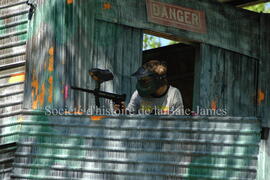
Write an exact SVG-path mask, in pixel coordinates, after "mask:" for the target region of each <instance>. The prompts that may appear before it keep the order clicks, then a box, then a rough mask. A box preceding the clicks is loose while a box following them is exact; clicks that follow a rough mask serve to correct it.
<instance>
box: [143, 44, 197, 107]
mask: <svg viewBox="0 0 270 180" xmlns="http://www.w3.org/2000/svg"><path fill="white" fill-rule="evenodd" d="M195 53H196V49H195V47H194V46H191V45H186V44H180V43H179V44H174V45H169V46H165V47H160V48H155V49H150V50H145V51H143V63H145V62H147V61H150V60H159V61H166V63H167V66H168V79H169V82H170V84H171V85H172V86H174V87H176V88H178V89H179V90H180V92H181V94H182V98H183V102H184V106H185V108H189V109H192V100H193V85H194V62H195Z"/></svg>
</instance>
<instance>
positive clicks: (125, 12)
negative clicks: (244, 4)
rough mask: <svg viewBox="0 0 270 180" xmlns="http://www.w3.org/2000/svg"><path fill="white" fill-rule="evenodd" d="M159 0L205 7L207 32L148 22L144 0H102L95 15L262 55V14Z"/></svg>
mask: <svg viewBox="0 0 270 180" xmlns="http://www.w3.org/2000/svg"><path fill="white" fill-rule="evenodd" d="M158 1H159V2H166V3H171V4H174V5H179V6H183V7H187V8H192V9H196V10H200V11H204V12H205V13H206V21H207V22H206V23H207V29H208V33H207V34H199V33H194V32H189V31H185V30H180V29H177V28H173V27H167V26H162V25H158V24H154V23H150V22H148V21H147V14H146V3H145V1H144V0H142V1H134V0H125V1H123V0H114V1H113V0H110V1H107V0H106V1H105V0H99V1H98V2H97V8H96V11H97V12H96V15H95V16H96V18H97V19H100V20H104V21H108V22H112V23H118V24H123V25H127V26H132V27H135V28H139V29H146V30H150V31H156V32H160V33H165V34H169V35H173V36H177V37H181V38H184V39H189V40H191V41H199V42H204V43H207V44H210V45H213V46H216V47H220V48H224V49H227V50H231V51H234V52H237V53H240V54H244V55H246V56H250V57H254V58H258V57H259V53H258V47H259V38H258V37H259V28H258V27H259V14H257V13H253V12H250V11H246V10H243V9H237V8H235V7H232V6H229V5H222V4H220V3H216V2H213V1H210V0H209V1H196V0H182V1H178V0H158ZM105 3H109V4H110V8H109V9H104V8H103V5H104V4H105Z"/></svg>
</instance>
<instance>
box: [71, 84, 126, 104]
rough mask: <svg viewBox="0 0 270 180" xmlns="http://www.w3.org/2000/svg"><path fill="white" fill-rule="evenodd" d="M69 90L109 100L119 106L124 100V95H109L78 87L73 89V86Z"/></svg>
mask: <svg viewBox="0 0 270 180" xmlns="http://www.w3.org/2000/svg"><path fill="white" fill-rule="evenodd" d="M71 89H74V90H78V91H83V92H87V93H92V94H93V95H95V96H96V97H102V98H106V99H110V100H112V101H113V102H114V103H116V104H119V103H121V102H122V101H125V100H126V94H121V95H119V94H114V93H109V92H105V91H98V90H90V89H84V88H79V87H74V86H71Z"/></svg>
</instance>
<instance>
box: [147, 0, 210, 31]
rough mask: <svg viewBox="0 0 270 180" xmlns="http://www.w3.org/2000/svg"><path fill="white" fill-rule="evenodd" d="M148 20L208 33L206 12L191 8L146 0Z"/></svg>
mask: <svg viewBox="0 0 270 180" xmlns="http://www.w3.org/2000/svg"><path fill="white" fill-rule="evenodd" d="M146 2H147V3H146V4H147V15H148V20H149V21H150V22H153V23H157V24H161V25H165V26H171V27H176V28H179V29H184V30H187V31H193V32H198V33H206V25H205V24H206V23H205V13H204V12H203V11H198V10H194V9H190V8H184V7H181V6H175V5H171V4H167V3H161V2H156V1H153V0H146Z"/></svg>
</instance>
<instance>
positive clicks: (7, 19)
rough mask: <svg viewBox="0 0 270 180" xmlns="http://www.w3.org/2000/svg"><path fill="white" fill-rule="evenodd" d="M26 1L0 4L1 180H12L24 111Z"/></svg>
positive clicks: (7, 0) (7, 1)
mask: <svg viewBox="0 0 270 180" xmlns="http://www.w3.org/2000/svg"><path fill="white" fill-rule="evenodd" d="M28 9H29V7H28V6H27V5H26V1H20V0H1V2H0V54H1V55H0V179H2V180H9V179H10V175H11V171H12V162H13V159H14V153H15V150H16V144H15V143H14V142H16V141H17V138H18V136H17V131H18V130H19V128H18V124H19V121H20V117H19V116H18V114H19V113H20V111H21V109H22V101H23V91H24V76H25V61H26V58H25V51H26V41H27V30H28V26H27V23H28V20H27V15H28Z"/></svg>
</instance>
